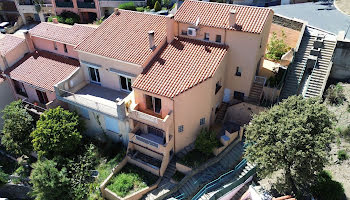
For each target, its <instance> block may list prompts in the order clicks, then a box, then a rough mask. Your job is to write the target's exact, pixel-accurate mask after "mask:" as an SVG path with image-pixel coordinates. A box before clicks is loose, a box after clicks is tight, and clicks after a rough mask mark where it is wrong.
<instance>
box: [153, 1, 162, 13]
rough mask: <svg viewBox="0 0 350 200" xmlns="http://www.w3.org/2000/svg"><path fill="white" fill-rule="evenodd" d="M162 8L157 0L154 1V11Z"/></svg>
mask: <svg viewBox="0 0 350 200" xmlns="http://www.w3.org/2000/svg"><path fill="white" fill-rule="evenodd" d="M161 9H162V6H161V5H160V3H159V1H156V3H155V4H154V11H156V12H158V11H160V10H161Z"/></svg>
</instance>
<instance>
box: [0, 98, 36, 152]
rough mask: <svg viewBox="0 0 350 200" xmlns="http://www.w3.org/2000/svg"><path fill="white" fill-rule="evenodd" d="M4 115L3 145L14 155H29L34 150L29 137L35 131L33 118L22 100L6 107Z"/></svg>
mask: <svg viewBox="0 0 350 200" xmlns="http://www.w3.org/2000/svg"><path fill="white" fill-rule="evenodd" d="M2 113H3V116H2V118H3V120H4V126H3V130H2V133H3V135H2V137H1V144H2V145H3V146H4V147H5V148H6V149H7V150H8V151H10V152H12V153H15V154H18V155H22V154H26V155H29V154H30V152H31V151H32V149H33V147H32V143H31V140H30V137H29V135H30V133H31V132H32V131H33V129H34V122H33V118H32V116H31V115H30V114H29V113H28V112H27V110H26V109H25V108H24V107H23V104H22V102H21V101H20V100H19V101H14V102H12V103H11V104H10V105H8V106H6V107H5V109H4V110H3V111H2Z"/></svg>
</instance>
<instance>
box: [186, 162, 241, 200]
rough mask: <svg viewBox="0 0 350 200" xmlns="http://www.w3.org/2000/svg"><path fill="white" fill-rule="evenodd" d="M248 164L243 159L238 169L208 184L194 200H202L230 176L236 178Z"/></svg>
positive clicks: (237, 166)
mask: <svg viewBox="0 0 350 200" xmlns="http://www.w3.org/2000/svg"><path fill="white" fill-rule="evenodd" d="M246 164H247V160H246V159H243V160H242V161H241V162H240V163H239V164H238V165H236V167H235V168H234V169H233V170H231V171H228V172H226V173H224V174H223V175H221V176H220V177H219V178H217V179H215V180H213V181H211V182H209V183H207V184H206V185H205V186H204V187H203V188H202V189H201V190H200V191H199V192H198V193H197V194H196V195H194V197H193V198H192V200H198V199H200V197H201V196H203V195H204V194H205V193H207V192H209V190H210V189H212V188H214V187H215V186H217V185H218V184H219V183H221V182H222V181H223V180H224V179H226V178H228V177H230V176H235V175H236V174H237V172H239V171H240V170H241V169H242V168H243V167H244V166H245V165H246Z"/></svg>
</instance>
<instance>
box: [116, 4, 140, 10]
mask: <svg viewBox="0 0 350 200" xmlns="http://www.w3.org/2000/svg"><path fill="white" fill-rule="evenodd" d="M118 8H120V9H124V10H133V11H136V6H135V4H134V2H127V3H122V4H120V5H119V7H118Z"/></svg>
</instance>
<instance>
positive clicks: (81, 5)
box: [77, 1, 96, 8]
mask: <svg viewBox="0 0 350 200" xmlns="http://www.w3.org/2000/svg"><path fill="white" fill-rule="evenodd" d="M77 4H78V8H96V6H95V2H82V1H78V2H77Z"/></svg>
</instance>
